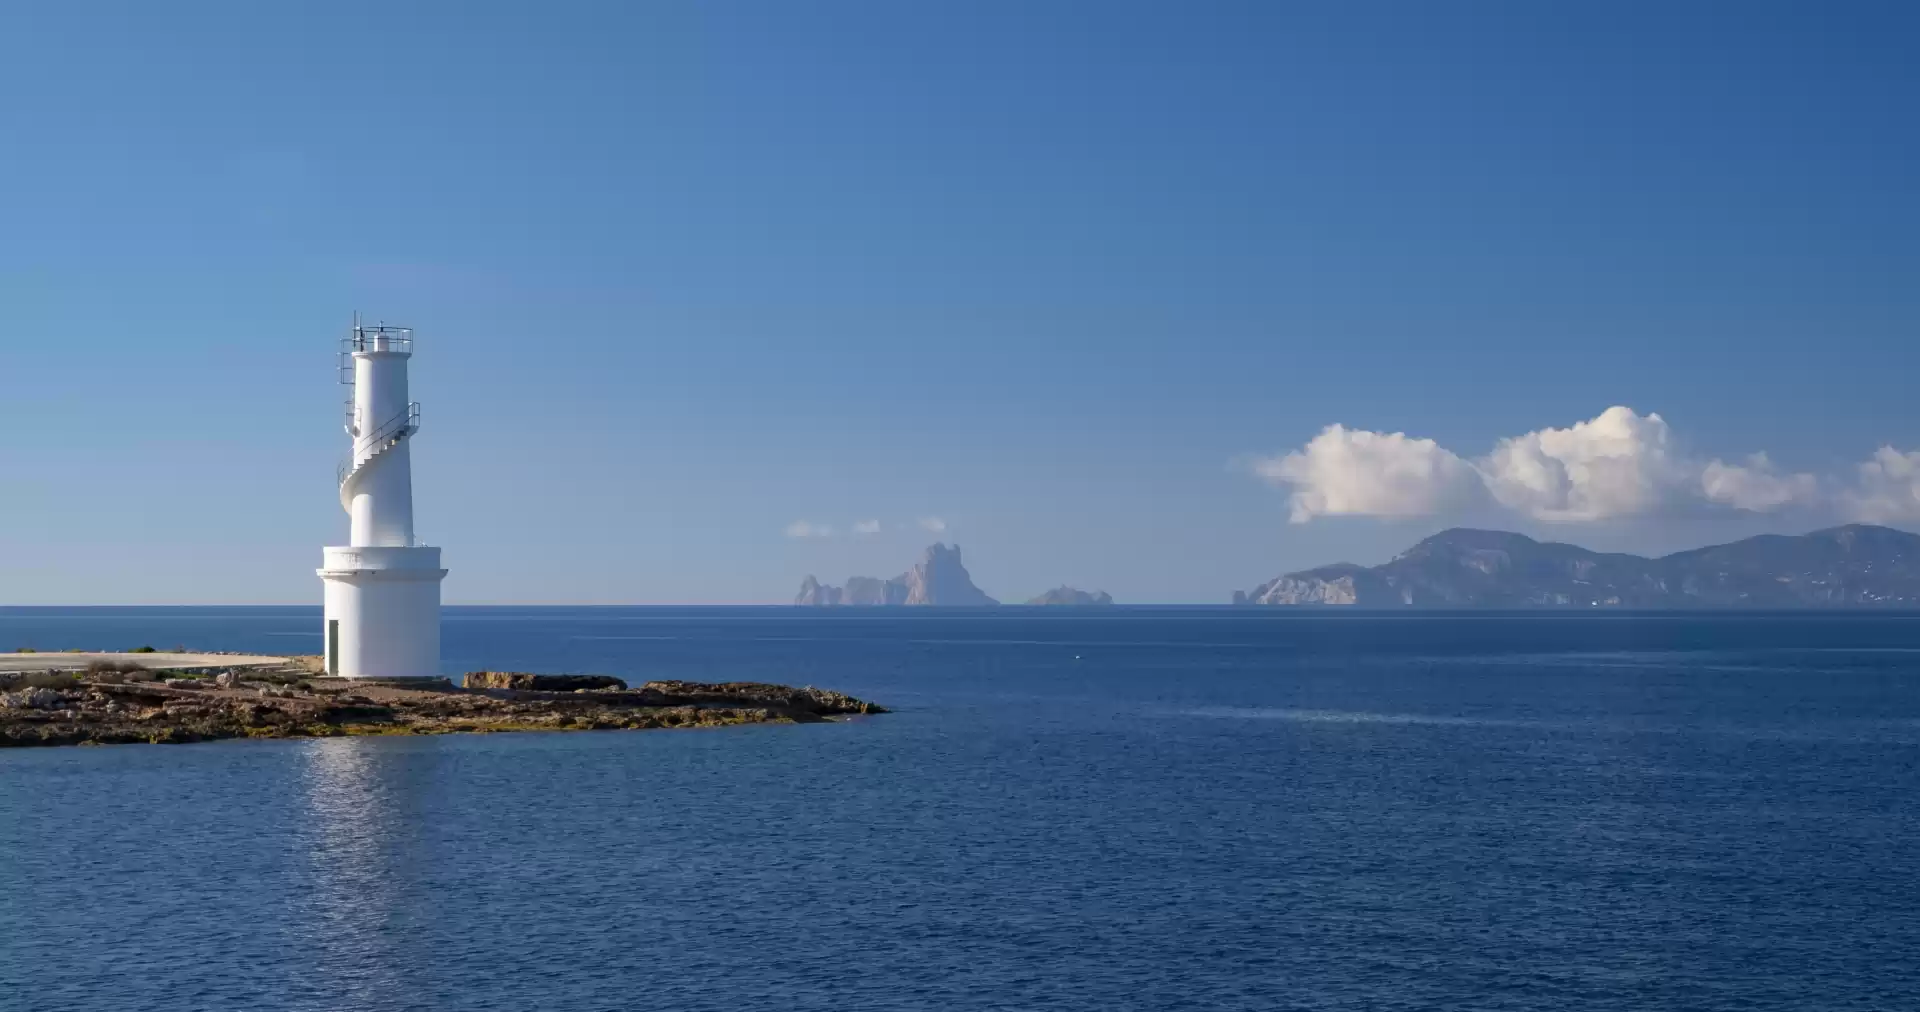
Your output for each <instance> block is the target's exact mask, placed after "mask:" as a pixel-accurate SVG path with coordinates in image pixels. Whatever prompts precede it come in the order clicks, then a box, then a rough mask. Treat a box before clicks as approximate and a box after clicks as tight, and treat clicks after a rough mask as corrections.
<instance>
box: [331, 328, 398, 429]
mask: <svg viewBox="0 0 1920 1012" xmlns="http://www.w3.org/2000/svg"><path fill="white" fill-rule="evenodd" d="M374 351H384V352H396V353H399V354H403V355H411V354H413V328H412V327H389V326H387V325H386V324H384V323H383V324H381V325H379V326H377V327H367V326H362V325H361V324H360V321H359V318H358V317H357V316H356V317H355V318H354V323H353V329H352V330H349V331H348V332H347V336H345V337H343V338H341V339H340V353H339V354H338V355H336V356H335V357H334V368H335V369H336V370H337V371H338V372H339V374H340V385H341V386H345V387H351V386H353V383H354V371H353V356H354V355H356V354H359V353H362V352H374ZM346 413H347V426H348V428H349V429H351V428H352V426H353V391H352V390H348V391H347V403H346Z"/></svg>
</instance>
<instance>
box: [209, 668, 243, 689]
mask: <svg viewBox="0 0 1920 1012" xmlns="http://www.w3.org/2000/svg"><path fill="white" fill-rule="evenodd" d="M213 684H215V685H218V686H219V687H221V688H223V689H233V688H238V687H239V685H240V676H239V675H236V674H234V673H233V672H231V671H222V672H221V673H219V674H218V675H215V676H214V678H213Z"/></svg>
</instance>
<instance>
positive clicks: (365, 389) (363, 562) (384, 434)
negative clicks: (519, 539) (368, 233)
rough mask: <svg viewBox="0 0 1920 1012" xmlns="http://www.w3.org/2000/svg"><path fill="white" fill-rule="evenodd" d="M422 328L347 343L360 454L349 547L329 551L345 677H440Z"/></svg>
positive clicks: (352, 473)
mask: <svg viewBox="0 0 1920 1012" xmlns="http://www.w3.org/2000/svg"><path fill="white" fill-rule="evenodd" d="M412 357H413V331H412V330H411V329H410V328H407V327H389V326H386V325H385V324H382V325H380V326H377V327H368V326H363V325H362V324H361V323H360V314H359V313H357V312H356V313H354V314H353V329H352V330H351V331H350V332H349V333H348V335H347V336H346V337H345V338H343V339H342V340H341V342H340V361H339V365H340V382H341V383H344V384H347V385H349V386H351V387H352V394H351V395H350V396H349V397H348V398H347V405H346V413H347V424H346V429H347V436H348V438H349V439H350V440H352V449H351V451H350V452H349V454H348V456H347V459H346V461H345V462H344V463H342V464H341V465H340V469H339V472H338V473H337V475H336V477H338V479H339V482H340V508H341V509H343V510H345V511H346V513H347V516H348V517H349V518H350V520H349V530H348V534H347V544H345V545H344V546H338V547H329V548H323V549H321V558H322V562H323V565H322V566H321V568H320V569H319V570H318V572H319V574H320V580H321V584H322V587H323V588H324V590H325V601H326V611H325V620H324V622H325V625H324V630H323V632H324V635H325V637H326V670H327V674H329V675H334V676H337V677H341V678H376V679H382V680H411V679H424V678H438V677H440V581H441V580H442V579H443V578H445V577H446V575H447V571H446V570H444V569H441V568H440V549H438V548H434V547H429V546H426V545H422V544H419V543H418V541H417V540H416V539H415V537H414V531H413V463H412V446H413V436H414V434H415V433H417V432H419V431H420V404H419V402H417V401H412V400H409V399H408V398H407V362H408V360H409V359H411V358H412Z"/></svg>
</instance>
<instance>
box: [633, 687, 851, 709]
mask: <svg viewBox="0 0 1920 1012" xmlns="http://www.w3.org/2000/svg"><path fill="white" fill-rule="evenodd" d="M640 691H642V692H647V693H658V694H659V696H660V697H662V698H663V699H664V700H666V701H670V702H673V703H707V704H712V703H725V704H730V705H736V706H737V705H742V704H745V705H750V706H757V707H767V708H771V709H776V710H797V711H800V712H802V713H812V714H822V715H832V714H845V713H885V712H887V711H886V710H885V709H884V708H882V707H879V706H876V705H874V704H872V703H869V702H866V701H864V700H860V699H855V698H853V697H852V696H848V695H845V694H843V693H839V692H830V691H828V690H826V689H816V688H814V687H813V686H810V685H809V686H807V687H805V688H799V689H796V688H794V687H793V686H791V685H773V684H771V683H768V682H682V681H677V680H663V681H652V682H648V683H646V684H645V685H642V686H640Z"/></svg>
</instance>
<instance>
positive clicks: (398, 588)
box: [318, 547, 447, 678]
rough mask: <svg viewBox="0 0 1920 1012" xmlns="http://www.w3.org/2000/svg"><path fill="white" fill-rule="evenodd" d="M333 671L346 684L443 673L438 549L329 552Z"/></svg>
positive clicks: (326, 573)
mask: <svg viewBox="0 0 1920 1012" xmlns="http://www.w3.org/2000/svg"><path fill="white" fill-rule="evenodd" d="M322 552H323V554H324V559H325V563H326V564H325V565H324V566H323V567H322V568H321V569H320V570H318V572H319V574H320V579H321V581H322V582H323V584H324V586H325V588H326V617H325V621H324V624H323V626H322V628H321V632H322V635H323V636H324V637H325V644H326V646H325V651H326V671H327V674H329V675H335V676H338V677H341V678H435V677H438V676H439V675H440V581H441V579H442V578H444V577H445V576H446V575H447V571H446V570H444V569H441V568H440V549H438V548H397V547H393V548H388V547H381V548H373V547H367V548H326V549H322Z"/></svg>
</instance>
